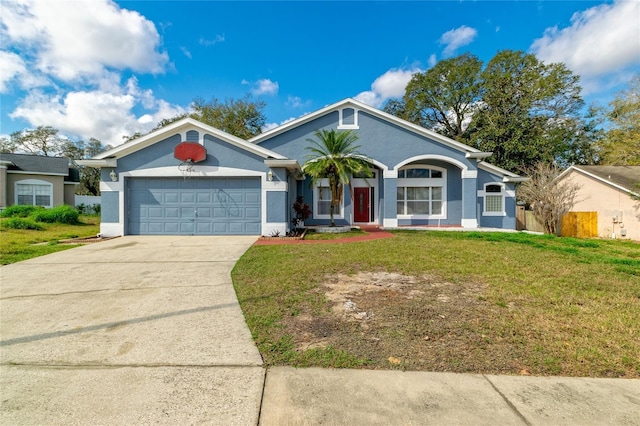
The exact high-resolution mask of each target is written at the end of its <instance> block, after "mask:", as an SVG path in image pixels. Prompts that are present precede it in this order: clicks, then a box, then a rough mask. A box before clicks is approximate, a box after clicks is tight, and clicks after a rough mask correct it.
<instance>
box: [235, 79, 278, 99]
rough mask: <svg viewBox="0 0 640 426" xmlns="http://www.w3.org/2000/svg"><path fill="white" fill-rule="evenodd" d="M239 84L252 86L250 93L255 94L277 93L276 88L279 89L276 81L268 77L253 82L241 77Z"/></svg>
mask: <svg viewBox="0 0 640 426" xmlns="http://www.w3.org/2000/svg"><path fill="white" fill-rule="evenodd" d="M240 84H243V85H247V86H252V87H251V93H252V94H253V95H256V96H259V95H277V94H278V90H279V89H280V85H279V84H278V82H277V81H271V80H269V79H268V78H263V79H261V80H258V81H256V82H255V83H251V82H250V81H248V80H246V79H244V78H243V79H242V81H241V82H240Z"/></svg>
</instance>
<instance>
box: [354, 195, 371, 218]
mask: <svg viewBox="0 0 640 426" xmlns="http://www.w3.org/2000/svg"><path fill="white" fill-rule="evenodd" d="M369 194H370V188H354V190H353V195H354V204H355V206H354V207H355V208H354V210H355V211H354V214H353V220H354V221H355V222H369V221H370V220H371V207H370V204H371V203H370V202H369V199H370V197H369Z"/></svg>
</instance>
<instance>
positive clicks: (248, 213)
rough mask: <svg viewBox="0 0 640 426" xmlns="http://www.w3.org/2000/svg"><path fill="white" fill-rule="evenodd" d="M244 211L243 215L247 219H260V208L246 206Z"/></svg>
mask: <svg viewBox="0 0 640 426" xmlns="http://www.w3.org/2000/svg"><path fill="white" fill-rule="evenodd" d="M244 212H245V213H244V217H245V218H247V219H260V209H259V208H257V207H247V208H246V209H245V210H244Z"/></svg>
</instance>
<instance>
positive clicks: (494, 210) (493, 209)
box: [482, 183, 506, 216]
mask: <svg viewBox="0 0 640 426" xmlns="http://www.w3.org/2000/svg"><path fill="white" fill-rule="evenodd" d="M504 196H505V189H504V185H503V184H501V183H487V184H485V185H484V209H483V212H482V214H483V216H505V215H506V213H505V209H504Z"/></svg>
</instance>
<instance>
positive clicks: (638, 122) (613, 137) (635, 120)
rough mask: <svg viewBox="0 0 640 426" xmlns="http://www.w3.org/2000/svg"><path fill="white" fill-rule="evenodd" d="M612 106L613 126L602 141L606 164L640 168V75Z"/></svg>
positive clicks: (609, 115)
mask: <svg viewBox="0 0 640 426" xmlns="http://www.w3.org/2000/svg"><path fill="white" fill-rule="evenodd" d="M609 106H610V108H609V110H608V111H607V112H606V118H607V119H608V120H609V123H610V126H611V127H610V128H609V130H608V131H607V132H606V133H605V136H604V139H603V141H602V163H604V164H612V165H620V166H623V165H624V166H640V73H639V74H637V75H636V76H635V77H634V78H633V79H632V80H631V82H630V83H629V87H628V88H626V89H625V90H623V91H621V92H620V93H618V94H617V96H616V97H615V99H614V100H613V101H612V102H611V103H610V105H609Z"/></svg>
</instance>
